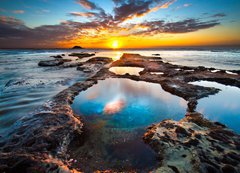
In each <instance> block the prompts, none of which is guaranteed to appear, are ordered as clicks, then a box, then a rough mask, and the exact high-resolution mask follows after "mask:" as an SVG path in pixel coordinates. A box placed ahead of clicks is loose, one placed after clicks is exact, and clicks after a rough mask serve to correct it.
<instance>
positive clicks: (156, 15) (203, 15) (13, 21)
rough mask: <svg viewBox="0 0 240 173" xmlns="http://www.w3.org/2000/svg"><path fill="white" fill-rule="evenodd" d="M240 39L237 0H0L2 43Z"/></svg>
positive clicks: (163, 43)
mask: <svg viewBox="0 0 240 173" xmlns="http://www.w3.org/2000/svg"><path fill="white" fill-rule="evenodd" d="M75 45H79V46H82V47H84V48H158V47H171V46H181V47H183V46H213V45H240V0H0V48H71V47H73V46H75Z"/></svg>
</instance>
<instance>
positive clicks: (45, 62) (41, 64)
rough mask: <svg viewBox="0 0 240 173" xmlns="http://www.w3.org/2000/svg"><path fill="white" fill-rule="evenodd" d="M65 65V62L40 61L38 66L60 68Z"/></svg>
mask: <svg viewBox="0 0 240 173" xmlns="http://www.w3.org/2000/svg"><path fill="white" fill-rule="evenodd" d="M63 63H64V61H63V60H49V61H40V62H39V63H38V66H42V67H47V66H59V65H62V64H63Z"/></svg>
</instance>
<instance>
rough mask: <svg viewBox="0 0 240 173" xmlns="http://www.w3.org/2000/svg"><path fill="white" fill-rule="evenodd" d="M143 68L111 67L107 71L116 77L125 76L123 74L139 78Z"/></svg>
mask: <svg viewBox="0 0 240 173" xmlns="http://www.w3.org/2000/svg"><path fill="white" fill-rule="evenodd" d="M143 70H144V68H141V67H111V68H110V69H109V71H111V72H113V73H115V74H117V75H125V74H127V73H128V74H130V75H135V76H139V72H141V71H143Z"/></svg>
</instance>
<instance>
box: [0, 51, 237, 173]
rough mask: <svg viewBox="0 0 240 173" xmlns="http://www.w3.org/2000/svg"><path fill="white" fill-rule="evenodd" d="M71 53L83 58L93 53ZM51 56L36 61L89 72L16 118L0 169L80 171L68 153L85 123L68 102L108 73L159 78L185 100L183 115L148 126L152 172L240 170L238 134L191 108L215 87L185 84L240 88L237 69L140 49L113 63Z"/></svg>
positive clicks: (0, 148)
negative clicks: (126, 69) (133, 71)
mask: <svg viewBox="0 0 240 173" xmlns="http://www.w3.org/2000/svg"><path fill="white" fill-rule="evenodd" d="M73 56H78V57H79V58H86V57H92V56H94V54H86V55H84V54H79V55H73ZM54 58H55V59H54V60H49V61H50V62H40V63H39V66H59V67H60V68H69V67H76V68H77V70H81V71H83V72H85V73H88V74H89V78H88V79H87V80H86V81H83V82H78V83H76V84H74V85H72V86H71V87H69V88H68V89H66V90H64V91H62V92H60V93H59V94H58V95H56V96H55V97H54V98H53V99H52V100H51V101H49V102H48V103H46V104H45V105H43V106H42V109H41V111H40V112H38V113H36V114H35V115H33V116H32V117H29V118H25V119H24V120H22V121H21V122H19V125H18V126H17V127H16V128H15V129H13V131H12V132H11V134H9V135H8V136H7V137H0V172H6V173H7V172H17V173H21V172H24V173H28V172H29V173H30V172H40V173H43V172H81V170H79V168H75V167H74V166H73V164H72V160H74V158H73V159H72V158H69V156H68V155H67V151H69V150H70V148H69V147H68V146H69V144H70V143H71V142H73V141H74V142H76V141H78V142H79V143H81V142H84V138H83V132H84V123H83V121H82V120H81V118H80V117H79V116H78V115H75V114H74V113H73V111H72V109H71V103H72V102H73V100H74V97H75V96H76V95H77V94H78V93H79V92H81V91H83V90H86V89H87V88H89V87H91V86H93V85H95V84H97V82H98V81H99V80H104V79H106V78H110V77H112V78H129V79H132V80H137V81H147V82H152V83H159V84H160V85H161V86H162V88H163V89H164V90H165V91H167V92H170V93H172V94H174V95H177V96H180V97H182V98H184V99H185V100H187V101H188V110H187V113H186V116H185V117H184V118H183V119H182V120H180V121H179V122H176V121H173V120H164V121H162V122H160V123H159V124H156V125H152V126H151V127H149V128H148V129H147V132H146V134H145V135H144V137H143V139H144V141H145V142H146V143H147V144H149V145H150V146H151V147H152V148H153V149H154V150H155V151H156V153H157V154H158V157H159V166H158V167H156V168H155V169H154V170H153V172H169V173H171V172H175V173H178V172H209V173H210V172H223V173H225V172H240V142H239V141H240V136H239V135H238V134H236V133H234V132H232V131H231V130H229V129H228V128H227V127H225V126H224V125H222V124H220V123H214V122H211V121H209V120H207V119H205V118H203V116H202V115H201V114H199V113H197V112H195V108H196V105H197V100H198V99H199V98H203V97H206V96H208V95H211V94H216V93H217V92H218V91H219V89H216V88H209V87H201V86H196V85H191V84H189V83H188V82H192V81H197V80H208V81H216V82H219V83H222V84H225V85H231V86H236V87H239V88H240V72H239V71H231V73H229V72H227V71H224V70H216V69H213V68H205V67H186V66H178V65H172V64H169V63H165V62H163V61H162V60H161V58H160V57H156V56H153V57H143V56H140V55H138V54H124V55H123V56H122V57H121V59H120V60H118V61H115V62H112V59H110V58H102V57H93V58H90V59H88V60H86V61H85V62H77V61H76V62H71V63H70V64H69V61H66V60H63V57H54ZM53 61H54V62H53ZM113 66H131V67H143V68H144V70H143V71H142V72H141V73H140V75H139V76H133V75H129V74H125V75H116V74H114V73H112V72H110V71H109V68H110V67H113ZM89 135H91V134H89ZM101 171H103V172H104V171H105V172H120V171H122V172H124V170H101ZM96 172H98V170H96ZM133 172H134V171H133Z"/></svg>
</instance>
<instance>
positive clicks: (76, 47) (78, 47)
mask: <svg viewBox="0 0 240 173" xmlns="http://www.w3.org/2000/svg"><path fill="white" fill-rule="evenodd" d="M72 49H83V48H82V47H81V46H74V47H72Z"/></svg>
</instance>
